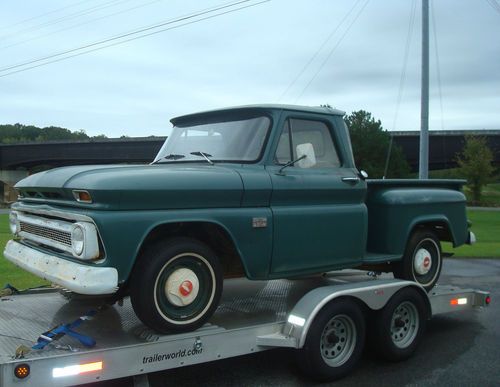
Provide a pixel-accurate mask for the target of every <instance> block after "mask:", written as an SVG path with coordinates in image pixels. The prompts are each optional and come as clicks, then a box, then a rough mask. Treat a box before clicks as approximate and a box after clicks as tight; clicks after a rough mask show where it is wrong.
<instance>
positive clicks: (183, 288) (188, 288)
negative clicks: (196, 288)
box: [179, 280, 193, 297]
mask: <svg viewBox="0 0 500 387" xmlns="http://www.w3.org/2000/svg"><path fill="white" fill-rule="evenodd" d="M192 291H193V283H192V282H191V281H189V280H185V281H183V282H182V283H181V284H180V286H179V293H180V294H181V295H183V296H184V297H186V296H189V295H190V294H191V292H192Z"/></svg>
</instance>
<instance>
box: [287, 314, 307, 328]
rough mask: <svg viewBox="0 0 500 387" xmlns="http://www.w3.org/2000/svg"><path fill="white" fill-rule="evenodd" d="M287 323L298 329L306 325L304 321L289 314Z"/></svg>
mask: <svg viewBox="0 0 500 387" xmlns="http://www.w3.org/2000/svg"><path fill="white" fill-rule="evenodd" d="M288 322H289V323H290V324H293V325H297V326H299V327H303V326H304V324H305V323H306V319H305V318H302V317H299V316H295V315H293V314H291V315H290V316H288Z"/></svg>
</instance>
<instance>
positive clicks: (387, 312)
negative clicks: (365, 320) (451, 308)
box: [373, 287, 427, 361]
mask: <svg viewBox="0 0 500 387" xmlns="http://www.w3.org/2000/svg"><path fill="white" fill-rule="evenodd" d="M426 321H427V305H426V303H425V301H424V298H423V295H422V294H421V293H420V292H419V291H418V290H417V289H415V288H409V287H408V288H404V289H401V290H400V291H399V292H397V293H396V294H395V295H394V296H392V298H391V299H390V300H389V302H388V303H387V304H386V306H385V307H384V308H383V309H382V310H381V311H379V312H378V314H377V315H376V318H375V319H374V324H375V326H374V331H373V335H374V337H373V339H374V341H375V348H376V350H377V351H378V352H379V353H380V355H382V357H384V358H385V359H387V360H390V361H401V360H405V359H407V358H409V357H410V356H411V355H412V354H413V353H414V352H415V350H416V348H417V346H418V344H419V343H420V341H421V338H422V335H423V332H424V330H425V325H426Z"/></svg>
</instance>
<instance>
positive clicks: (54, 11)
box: [0, 0, 93, 30]
mask: <svg viewBox="0 0 500 387" xmlns="http://www.w3.org/2000/svg"><path fill="white" fill-rule="evenodd" d="M90 1H93V0H90ZM87 2H89V0H83V1H79V2H78V3H74V4H71V5H67V6H65V7H61V8H56V9H53V10H52V11H48V12H45V13H42V14H40V15H37V16H33V17H29V18H27V19H23V20H20V21H18V22H15V23H14V24H9V25H8V26H4V27H2V28H0V30H6V29H10V28H12V27H15V26H17V25H19V24H23V23H26V22H29V21H32V20H36V19H40V18H41V17H44V16H47V15H51V14H53V13H57V12H61V11H63V10H65V9H67V8H73V7H76V6H78V5H80V4H82V3H87Z"/></svg>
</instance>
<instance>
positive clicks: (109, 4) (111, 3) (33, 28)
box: [2, 0, 131, 39]
mask: <svg viewBox="0 0 500 387" xmlns="http://www.w3.org/2000/svg"><path fill="white" fill-rule="evenodd" d="M129 1H131V0H111V1H108V2H107V3H104V4H100V5H96V6H93V7H90V8H87V9H83V10H80V11H77V12H74V13H72V14H69V15H66V16H62V17H59V18H57V19H52V20H49V21H46V22H43V23H40V24H37V25H34V26H31V27H27V28H25V29H23V30H18V31H15V32H12V33H10V34H7V35H3V36H2V39H5V38H8V37H9V36H14V35H19V34H24V33H26V32H31V31H37V30H40V29H42V28H44V27H47V26H49V27H50V26H52V25H54V24H59V23H63V22H65V21H68V20H72V19H76V18H79V17H81V16H85V15H88V14H91V13H94V12H97V11H100V10H102V9H105V8H109V7H114V6H116V5H118V4H122V3H126V2H129Z"/></svg>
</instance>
